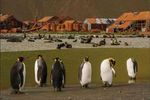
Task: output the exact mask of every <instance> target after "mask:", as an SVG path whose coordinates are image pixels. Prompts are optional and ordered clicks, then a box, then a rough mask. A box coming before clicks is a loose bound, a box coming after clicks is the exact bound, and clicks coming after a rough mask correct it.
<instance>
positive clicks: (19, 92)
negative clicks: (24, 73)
mask: <svg viewBox="0 0 150 100" xmlns="http://www.w3.org/2000/svg"><path fill="white" fill-rule="evenodd" d="M17 94H25V93H24V92H21V91H18V93H17Z"/></svg>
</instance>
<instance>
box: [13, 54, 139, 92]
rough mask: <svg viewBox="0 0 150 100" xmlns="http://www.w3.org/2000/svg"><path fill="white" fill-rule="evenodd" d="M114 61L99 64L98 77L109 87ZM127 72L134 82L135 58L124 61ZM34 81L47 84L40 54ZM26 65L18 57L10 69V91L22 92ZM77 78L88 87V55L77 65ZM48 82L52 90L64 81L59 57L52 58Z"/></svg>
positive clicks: (89, 81)
mask: <svg viewBox="0 0 150 100" xmlns="http://www.w3.org/2000/svg"><path fill="white" fill-rule="evenodd" d="M115 64H116V61H115V59H114V58H107V59H104V60H103V61H102V62H101V63H100V66H99V72H100V75H99V77H100V79H101V80H102V82H103V85H104V86H105V87H111V86H112V82H113V77H115V76H116V72H115V68H114V67H115ZM126 68H127V73H128V76H129V80H128V83H129V84H131V83H135V81H136V73H137V71H138V63H137V61H136V60H135V59H133V58H129V59H127V61H126ZM34 75H35V83H36V84H37V86H38V87H43V86H47V84H46V83H47V64H46V62H45V60H44V58H43V56H42V55H38V56H37V59H36V60H35V65H34ZM25 78H26V67H25V64H24V57H18V58H17V61H16V62H15V64H14V65H13V66H12V68H11V70H10V83H11V88H12V93H14V94H20V93H23V92H22V89H23V88H24V85H25ZM78 79H79V82H80V85H81V87H82V88H89V84H90V83H91V80H92V64H91V63H90V61H89V57H85V58H84V59H83V61H82V63H81V65H80V66H79V71H78ZM50 83H51V84H52V86H53V88H54V91H61V90H62V88H64V87H65V83H66V70H65V65H64V63H63V60H62V59H61V58H59V57H56V58H55V59H54V63H53V64H52V67H51V72H50Z"/></svg>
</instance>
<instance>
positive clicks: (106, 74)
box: [100, 58, 116, 86]
mask: <svg viewBox="0 0 150 100" xmlns="http://www.w3.org/2000/svg"><path fill="white" fill-rule="evenodd" d="M114 66H115V60H114V59H113V58H108V59H105V60H103V61H102V63H101V65H100V76H101V79H102V81H103V84H104V86H111V85H112V80H113V74H114V75H115V76H116V74H115V70H114V69H113V67H114Z"/></svg>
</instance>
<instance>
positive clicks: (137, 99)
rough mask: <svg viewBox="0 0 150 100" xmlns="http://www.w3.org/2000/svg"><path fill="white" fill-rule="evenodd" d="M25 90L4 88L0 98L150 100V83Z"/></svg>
mask: <svg viewBox="0 0 150 100" xmlns="http://www.w3.org/2000/svg"><path fill="white" fill-rule="evenodd" d="M24 92H25V94H20V95H11V94H10V90H3V91H1V97H0V100H150V83H136V84H132V85H128V84H121V85H114V86H113V87H107V88H106V87H102V86H100V85H91V86H90V88H89V89H84V88H80V86H79V85H72V86H67V87H66V88H64V89H63V91H62V92H54V91H53V88H52V87H44V88H39V87H27V88H25V89H24Z"/></svg>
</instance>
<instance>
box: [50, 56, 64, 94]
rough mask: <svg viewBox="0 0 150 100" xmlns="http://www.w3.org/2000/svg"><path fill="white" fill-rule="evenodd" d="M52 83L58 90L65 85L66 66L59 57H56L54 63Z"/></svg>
mask: <svg viewBox="0 0 150 100" xmlns="http://www.w3.org/2000/svg"><path fill="white" fill-rule="evenodd" d="M51 83H52V85H53V87H54V91H55V89H56V90H57V91H61V87H63V85H64V83H65V72H64V66H63V64H62V62H61V60H60V59H59V58H55V62H54V64H53V65H52V69H51Z"/></svg>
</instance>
